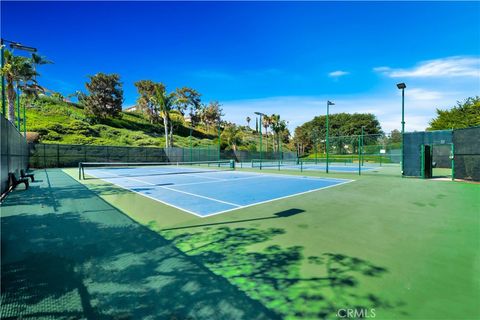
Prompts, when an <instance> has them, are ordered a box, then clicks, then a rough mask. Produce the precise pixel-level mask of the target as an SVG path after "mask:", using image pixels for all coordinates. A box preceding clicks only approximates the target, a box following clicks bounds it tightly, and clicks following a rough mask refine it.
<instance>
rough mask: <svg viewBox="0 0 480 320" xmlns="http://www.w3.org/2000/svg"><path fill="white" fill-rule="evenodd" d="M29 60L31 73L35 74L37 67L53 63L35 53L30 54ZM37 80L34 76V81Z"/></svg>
mask: <svg viewBox="0 0 480 320" xmlns="http://www.w3.org/2000/svg"><path fill="white" fill-rule="evenodd" d="M30 60H31V61H32V66H33V71H34V72H35V73H36V71H37V66H39V65H43V64H50V63H53V62H52V61H50V60H47V59H46V58H45V57H42V56H40V55H38V54H36V53H32V57H31V58H30ZM36 79H37V77H36V75H35V80H36Z"/></svg>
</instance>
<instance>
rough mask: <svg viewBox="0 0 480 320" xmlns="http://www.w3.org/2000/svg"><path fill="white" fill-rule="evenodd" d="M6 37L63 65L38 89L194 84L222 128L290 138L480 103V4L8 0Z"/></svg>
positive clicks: (417, 119) (422, 123) (412, 122)
mask: <svg viewBox="0 0 480 320" xmlns="http://www.w3.org/2000/svg"><path fill="white" fill-rule="evenodd" d="M1 36H2V38H4V39H7V40H11V41H16V42H20V43H22V44H25V45H29V46H33V47H36V48H38V50H39V53H40V54H41V55H44V56H46V57H47V58H48V59H50V60H52V61H53V62H54V64H51V65H46V66H42V67H40V69H39V71H40V73H41V77H40V78H39V80H40V83H41V84H42V85H44V86H45V87H47V88H49V89H51V90H54V91H59V92H61V93H62V94H64V95H68V94H70V93H73V92H75V91H77V90H82V91H85V82H86V81H88V76H89V75H94V74H96V73H97V72H104V73H117V74H119V75H120V77H121V81H122V83H123V89H124V98H125V101H124V108H126V107H129V106H132V105H134V104H135V100H136V98H137V93H136V89H135V86H134V82H135V81H138V80H143V79H150V80H153V81H159V82H163V83H164V84H165V85H166V86H167V89H168V90H172V91H173V90H175V88H178V87H183V86H188V87H192V88H194V89H196V90H198V91H199V92H200V93H201V94H202V100H203V101H204V102H205V103H208V102H209V101H213V100H217V101H219V102H220V103H221V104H222V105H223V110H224V113H225V119H226V120H229V121H232V122H236V123H239V124H246V121H245V119H246V117H247V116H250V118H252V119H253V118H254V117H255V116H254V114H253V113H254V112H255V111H259V112H263V113H266V114H271V113H276V114H280V116H281V118H282V119H285V120H287V121H288V123H289V128H290V130H291V131H293V129H294V128H295V127H296V126H298V125H301V124H302V123H304V122H306V121H309V120H311V119H312V118H313V117H314V116H318V115H325V114H326V102H327V100H331V101H333V102H334V103H335V105H334V106H332V107H331V108H330V109H331V111H330V112H331V113H336V112H349V113H354V112H359V113H360V112H370V113H374V114H375V115H376V116H377V118H378V119H379V121H380V124H381V126H382V128H383V130H384V131H385V132H389V131H391V130H393V129H400V122H401V92H400V90H398V89H397V88H396V83H399V82H405V83H406V85H407V88H406V89H405V121H406V130H407V131H413V130H424V129H425V128H426V127H427V126H428V123H429V121H431V119H432V118H434V117H435V110H436V109H437V108H441V109H446V108H450V107H452V106H454V105H456V102H457V101H463V100H464V99H466V98H467V97H471V96H475V95H480V2H339V1H338V2H313V1H310V2H254V1H250V2H199V1H197V2H153V1H150V2H126V1H123V2H113V1H110V2H96V1H88V2H72V1H70V2H59V1H52V2H42V1H35V2H25V1H14V2H9V1H1Z"/></svg>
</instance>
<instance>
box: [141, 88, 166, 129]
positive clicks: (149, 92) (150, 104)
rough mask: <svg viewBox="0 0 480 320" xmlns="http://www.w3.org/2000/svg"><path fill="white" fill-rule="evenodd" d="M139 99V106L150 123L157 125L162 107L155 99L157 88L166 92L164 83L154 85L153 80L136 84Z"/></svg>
mask: <svg viewBox="0 0 480 320" xmlns="http://www.w3.org/2000/svg"><path fill="white" fill-rule="evenodd" d="M135 86H136V87H137V91H138V94H139V97H138V98H137V106H138V107H139V109H140V110H141V111H142V113H144V114H145V115H146V116H147V117H148V119H149V120H150V123H152V124H153V123H157V122H158V121H159V119H160V112H161V109H160V105H159V104H158V103H156V100H155V99H154V97H155V94H156V90H157V88H158V89H159V90H161V91H165V86H164V85H163V83H161V82H159V83H154V82H153V81H151V80H140V81H137V82H135Z"/></svg>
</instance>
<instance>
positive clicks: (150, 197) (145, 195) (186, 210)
mask: <svg viewBox="0 0 480 320" xmlns="http://www.w3.org/2000/svg"><path fill="white" fill-rule="evenodd" d="M88 175H90V176H92V177H95V178H98V179H102V180H104V181H107V182H109V183H111V184H113V185H115V186H117V187H119V188H121V189H124V190H127V191H130V192H134V193H136V194H138V195H141V196H143V197H146V198H149V199H151V200H154V201H157V202H160V203H163V204H164V205H167V206H169V207H172V208H175V209H178V210H181V211H184V212H186V213H190V214H193V215H194V216H197V217H199V218H202V217H203V216H202V215H200V214H198V213H196V212H194V211H190V210H188V209H185V208H181V207H178V206H176V205H174V204H171V203H169V202H165V201H163V200H160V199H158V198H154V197H152V196H149V195H148V194H145V193H141V192H140V191H135V190H132V189H130V188H128V187H124V186H121V185H119V184H116V183H115V182H112V181H110V180H108V178H100V177H97V176H96V175H94V174H92V173H89V174H88Z"/></svg>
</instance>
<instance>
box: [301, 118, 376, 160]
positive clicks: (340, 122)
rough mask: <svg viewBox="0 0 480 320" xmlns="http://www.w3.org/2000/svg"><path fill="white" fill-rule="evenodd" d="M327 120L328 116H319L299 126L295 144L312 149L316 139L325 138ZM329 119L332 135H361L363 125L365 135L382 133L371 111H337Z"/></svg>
mask: <svg viewBox="0 0 480 320" xmlns="http://www.w3.org/2000/svg"><path fill="white" fill-rule="evenodd" d="M326 121H327V120H326V116H318V117H315V118H313V120H311V121H309V122H306V123H304V124H303V125H301V126H299V127H297V128H296V129H295V138H294V142H295V144H297V145H301V146H303V149H304V151H308V150H311V149H312V147H313V144H314V141H315V140H316V141H317V142H318V141H321V140H325V137H326V132H327V130H326ZM328 121H329V127H330V128H329V136H330V137H334V136H352V135H360V134H361V133H362V126H364V127H365V129H364V134H365V135H368V134H379V133H382V128H381V126H380V123H379V122H378V120H377V118H376V117H375V115H373V114H371V113H354V114H350V113H337V114H332V115H330V116H329V117H328Z"/></svg>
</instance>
